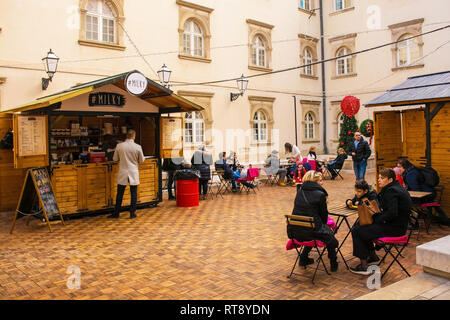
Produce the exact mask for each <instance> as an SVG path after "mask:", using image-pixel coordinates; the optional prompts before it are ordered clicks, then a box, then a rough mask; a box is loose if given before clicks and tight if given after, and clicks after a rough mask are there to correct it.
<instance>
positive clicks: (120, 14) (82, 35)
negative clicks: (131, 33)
mask: <svg viewBox="0 0 450 320" xmlns="http://www.w3.org/2000/svg"><path fill="white" fill-rule="evenodd" d="M123 1H124V0H106V1H105V2H106V4H107V5H110V7H111V10H112V11H113V12H114V13H115V18H116V21H115V28H116V39H115V41H116V42H115V43H109V42H103V41H95V40H87V39H86V15H87V9H86V7H87V4H88V2H89V0H80V4H79V7H80V32H79V39H78V44H80V45H83V46H88V47H97V48H104V49H112V50H120V51H124V50H125V49H126V47H125V46H124V41H123V34H124V33H123V29H122V28H121V27H120V25H123V23H124V21H125V14H124V10H123V7H124V5H123Z"/></svg>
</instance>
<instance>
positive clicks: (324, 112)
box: [319, 0, 328, 154]
mask: <svg viewBox="0 0 450 320" xmlns="http://www.w3.org/2000/svg"><path fill="white" fill-rule="evenodd" d="M319 5H320V8H319V9H320V10H319V12H320V54H321V60H322V61H323V60H324V59H325V49H324V40H323V36H324V32H323V0H320V2H319ZM321 66H322V110H323V112H322V113H323V152H324V153H325V154H328V146H327V97H326V87H325V63H324V62H322V63H321Z"/></svg>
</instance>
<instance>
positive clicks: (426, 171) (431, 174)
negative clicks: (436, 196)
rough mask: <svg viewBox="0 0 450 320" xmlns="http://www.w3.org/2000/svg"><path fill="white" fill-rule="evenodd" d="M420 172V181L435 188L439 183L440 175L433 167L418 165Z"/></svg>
mask: <svg viewBox="0 0 450 320" xmlns="http://www.w3.org/2000/svg"><path fill="white" fill-rule="evenodd" d="M416 168H417V170H418V171H419V173H420V176H421V179H420V183H422V184H425V185H427V186H428V187H431V188H434V187H436V186H437V185H438V184H439V175H438V173H437V171H436V170H434V169H433V168H432V167H416Z"/></svg>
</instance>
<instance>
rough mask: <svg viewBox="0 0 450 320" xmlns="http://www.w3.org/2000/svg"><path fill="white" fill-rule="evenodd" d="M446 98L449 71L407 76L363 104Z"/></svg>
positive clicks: (412, 103) (433, 100)
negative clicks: (402, 80) (404, 79)
mask: <svg viewBox="0 0 450 320" xmlns="http://www.w3.org/2000/svg"><path fill="white" fill-rule="evenodd" d="M447 100H450V71H444V72H439V73H432V74H425V75H421V76H415V77H409V78H408V79H407V80H406V81H404V82H402V83H400V84H399V85H397V86H395V87H393V88H391V89H389V90H388V91H386V92H385V93H383V94H382V95H381V96H378V97H376V98H375V99H373V100H371V101H369V102H368V103H366V104H365V106H366V107H377V106H384V105H391V106H399V105H414V104H422V103H430V102H438V101H447Z"/></svg>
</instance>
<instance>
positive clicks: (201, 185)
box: [198, 179, 208, 195]
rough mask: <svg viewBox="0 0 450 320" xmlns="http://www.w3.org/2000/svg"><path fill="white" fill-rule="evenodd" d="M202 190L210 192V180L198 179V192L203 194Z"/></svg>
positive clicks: (206, 192) (205, 192)
mask: <svg viewBox="0 0 450 320" xmlns="http://www.w3.org/2000/svg"><path fill="white" fill-rule="evenodd" d="M202 190H203V194H204V195H207V194H208V180H206V179H199V180H198V194H202Z"/></svg>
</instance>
